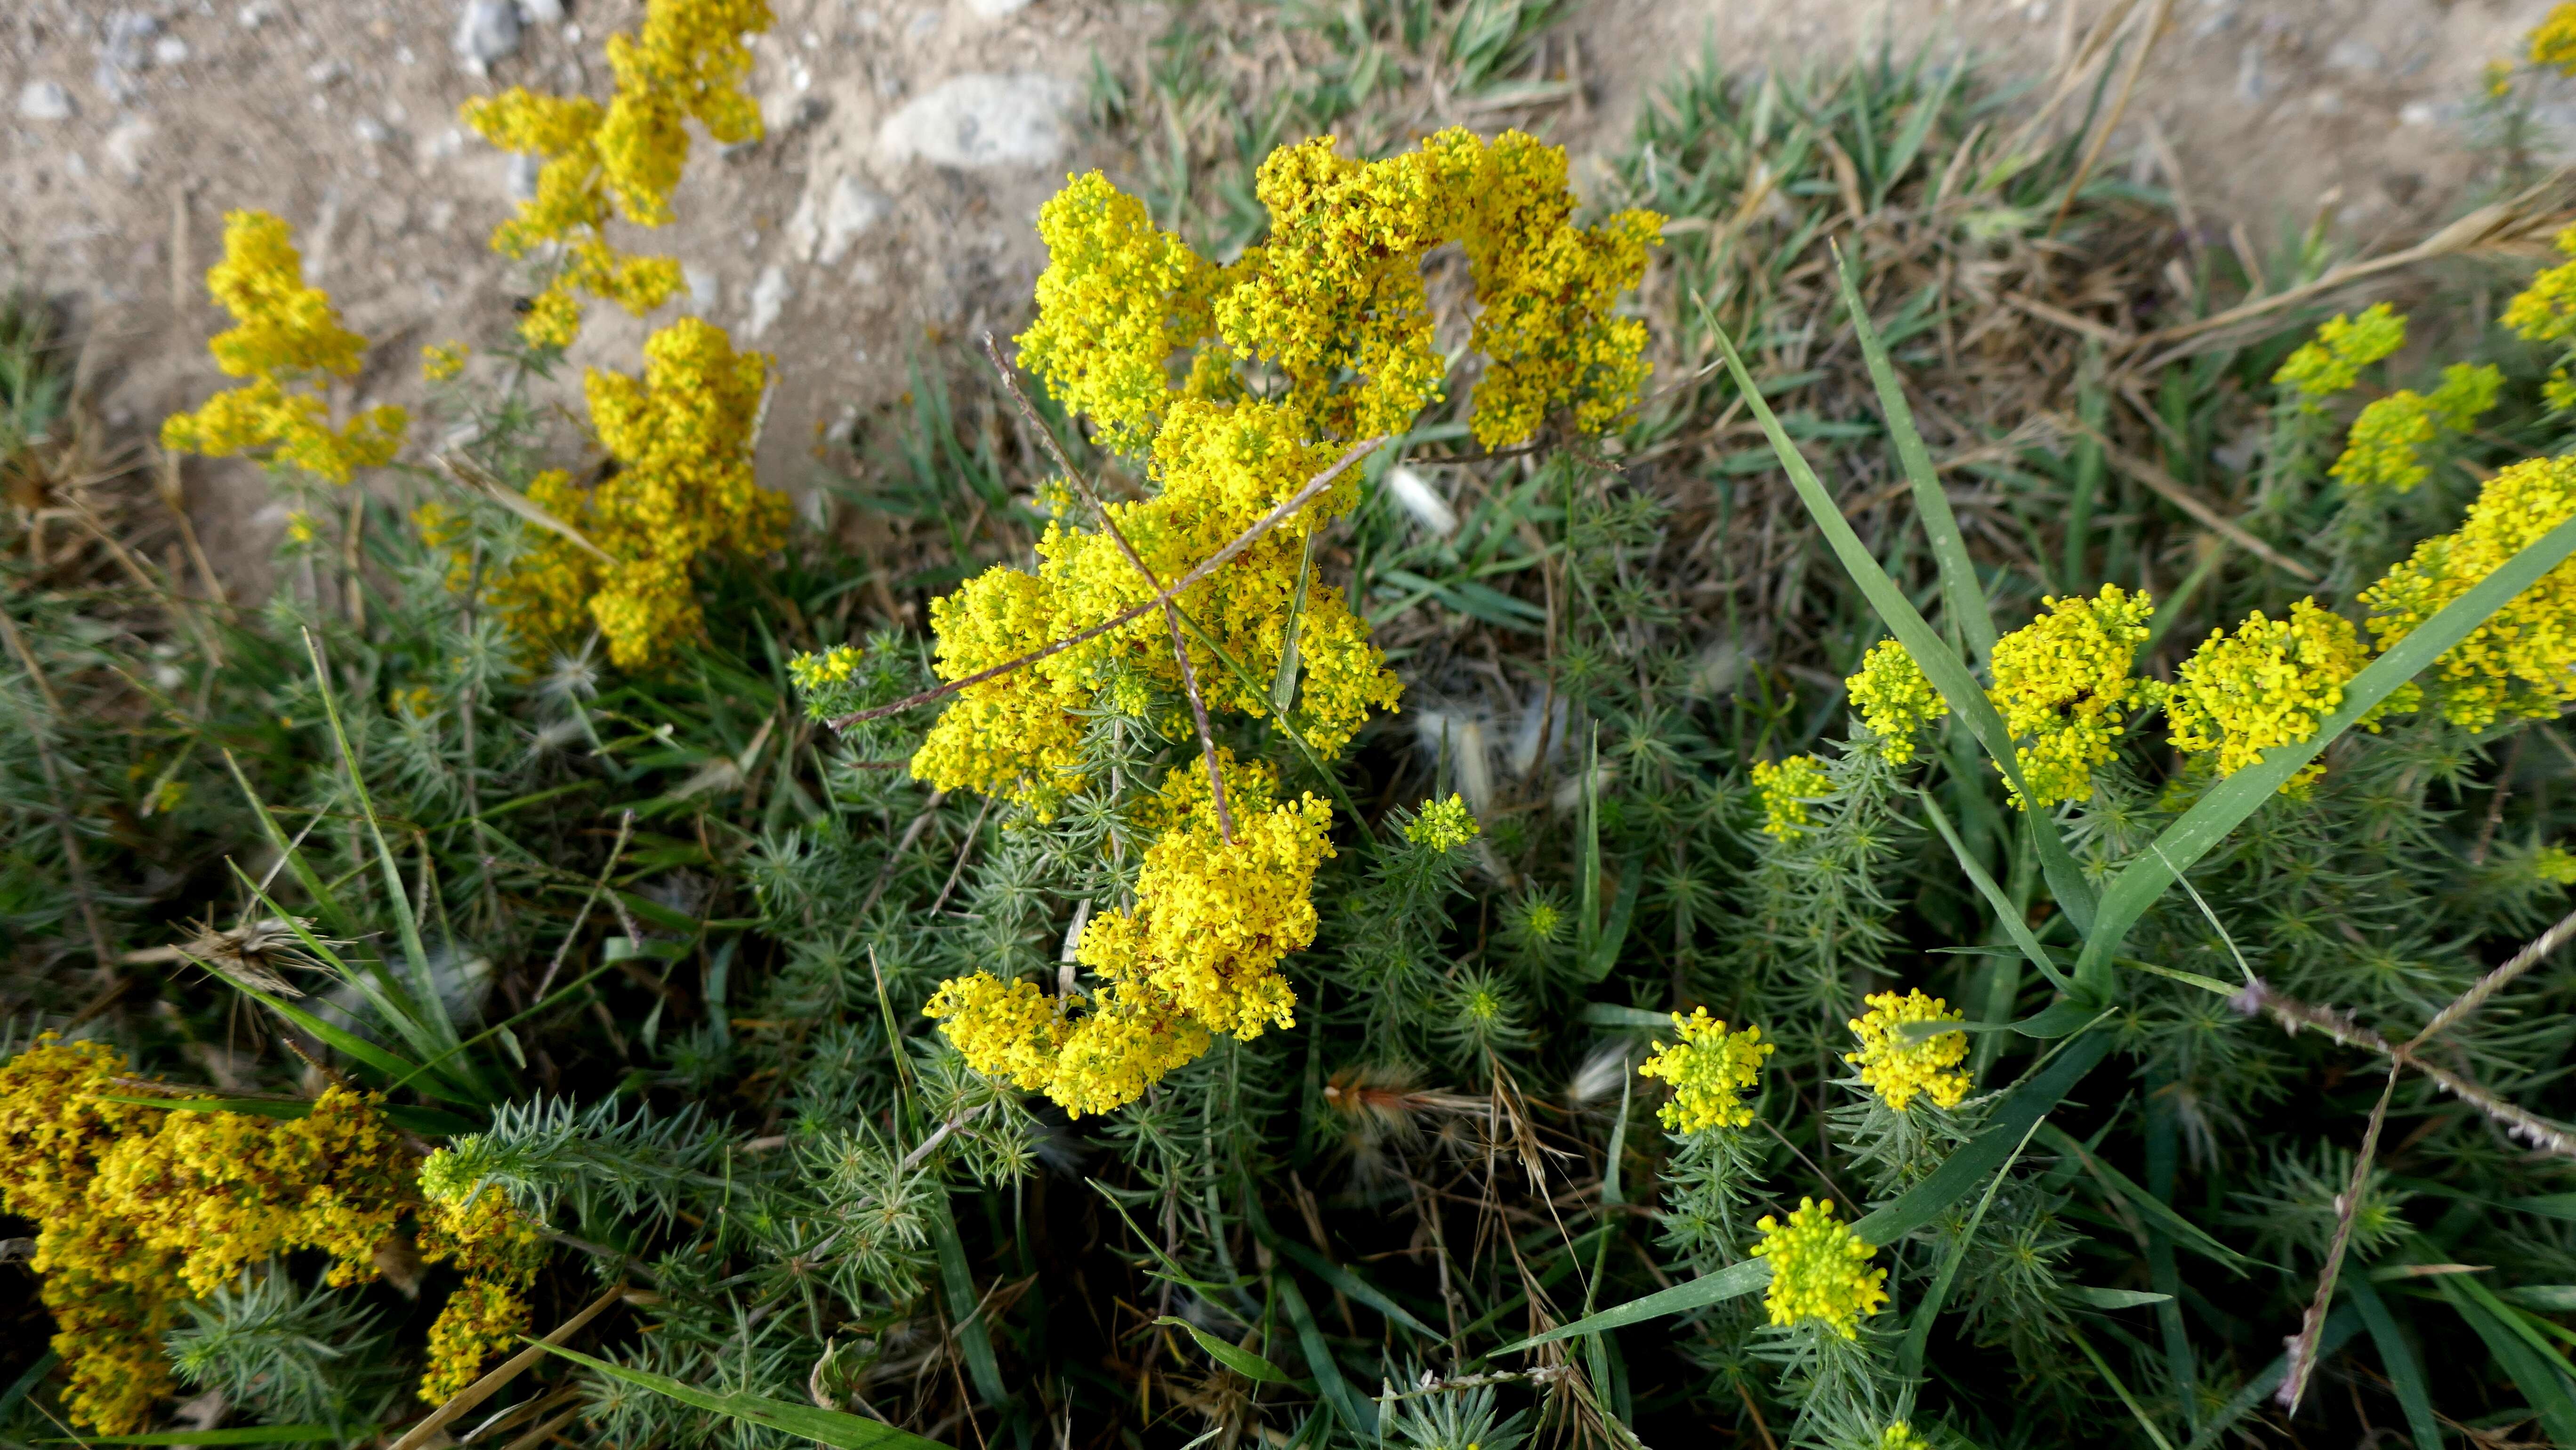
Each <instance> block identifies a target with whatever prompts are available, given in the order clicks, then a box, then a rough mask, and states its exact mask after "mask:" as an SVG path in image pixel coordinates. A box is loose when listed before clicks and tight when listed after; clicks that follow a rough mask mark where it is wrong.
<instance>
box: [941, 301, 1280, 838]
mask: <svg viewBox="0 0 2576 1450" xmlns="http://www.w3.org/2000/svg"><path fill="white" fill-rule="evenodd" d="M984 356H985V357H987V358H989V359H991V361H992V364H993V374H994V376H996V377H998V378H1000V379H1001V380H1002V390H1003V391H1004V392H1006V393H1009V394H1010V395H1011V401H1012V402H1013V403H1014V404H1016V405H1017V406H1018V407H1019V410H1020V417H1021V418H1022V419H1023V420H1025V421H1026V422H1027V423H1028V425H1029V431H1030V432H1032V433H1035V434H1037V435H1038V438H1039V439H1040V440H1041V441H1042V442H1044V443H1045V444H1046V450H1047V452H1048V453H1049V454H1050V455H1052V456H1053V457H1054V459H1055V466H1056V467H1057V468H1059V469H1062V470H1063V471H1064V477H1065V481H1066V482H1067V483H1070V484H1072V485H1073V486H1074V487H1075V488H1076V489H1079V490H1080V491H1081V493H1082V501H1083V502H1084V503H1087V504H1089V505H1091V511H1092V512H1093V513H1095V514H1098V515H1099V516H1100V527H1101V528H1103V529H1105V530H1107V531H1108V534H1109V537H1110V538H1111V539H1113V540H1115V541H1116V542H1117V544H1118V552H1120V553H1122V554H1124V555H1126V556H1127V562H1128V563H1130V564H1133V565H1135V566H1136V572H1137V573H1138V574H1141V575H1143V576H1144V579H1145V587H1146V588H1148V589H1152V590H1156V591H1160V590H1161V589H1162V587H1163V581H1162V580H1161V579H1159V578H1157V577H1155V574H1154V569H1153V566H1152V565H1150V564H1147V563H1146V562H1145V556H1144V555H1142V554H1139V553H1137V552H1136V546H1135V545H1134V544H1131V543H1129V542H1127V534H1126V531H1125V530H1123V529H1121V528H1119V527H1118V520H1117V519H1116V518H1114V517H1112V516H1111V515H1110V512H1109V505H1107V504H1106V503H1103V502H1101V499H1100V495H1099V493H1098V492H1097V491H1095V490H1094V489H1093V488H1092V486H1091V479H1090V478H1089V477H1088V476H1087V475H1085V474H1084V473H1083V471H1082V470H1081V469H1078V468H1076V467H1074V466H1073V460H1072V459H1070V458H1068V457H1066V456H1065V452H1064V444H1063V443H1062V442H1061V441H1059V440H1058V439H1057V438H1056V436H1055V430H1054V429H1052V428H1050V427H1048V426H1047V425H1046V422H1045V420H1044V419H1041V418H1040V417H1038V410H1037V409H1036V408H1035V407H1033V406H1031V405H1030V403H1029V395H1028V394H1027V393H1025V392H1023V391H1021V389H1020V375H1019V373H1018V372H1017V371H1016V370H1015V369H1013V368H1012V366H1011V365H1010V364H1009V363H1006V362H1004V361H1002V349H1001V345H1000V344H998V343H996V342H994V341H993V334H991V333H989V332H988V333H985V334H984ZM1163 627H1164V628H1166V629H1168V630H1170V631H1171V635H1172V663H1173V664H1175V665H1178V666H1180V670H1181V692H1182V693H1183V694H1185V695H1187V696H1189V701H1190V720H1191V722H1192V723H1194V724H1195V725H1197V726H1198V732H1199V758H1200V759H1201V760H1203V761H1205V762H1206V763H1207V777H1208V798H1209V799H1210V800H1211V801H1213V802H1215V804H1216V828H1217V832H1218V834H1220V835H1222V836H1224V837H1225V843H1226V844H1227V845H1229V846H1231V845H1233V844H1234V812H1233V811H1231V810H1229V809H1227V807H1226V802H1225V772H1223V771H1221V770H1219V769H1217V763H1216V737H1215V736H1214V735H1212V734H1210V733H1209V732H1208V712H1207V700H1206V698H1205V697H1203V696H1202V695H1200V693H1199V676H1198V671H1196V670H1194V669H1192V668H1190V649H1189V645H1188V644H1187V643H1186V642H1185V641H1183V640H1182V638H1181V612H1180V610H1179V608H1178V607H1177V606H1175V605H1174V604H1173V603H1172V602H1171V601H1170V600H1169V599H1168V598H1167V599H1165V600H1164V601H1163Z"/></svg>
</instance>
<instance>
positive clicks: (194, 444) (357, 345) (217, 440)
mask: <svg viewBox="0 0 2576 1450" xmlns="http://www.w3.org/2000/svg"><path fill="white" fill-rule="evenodd" d="M206 290H207V292H208V294H209V295H211V296H212V297H213V298H214V300H215V302H216V304H217V305H218V306H220V307H222V308H223V309H224V310H225V311H227V312H229V313H231V314H232V316H233V320H234V323H235V326H233V327H232V328H231V329H229V330H228V331H225V332H220V333H217V334H216V335H215V337H214V339H213V341H211V342H209V343H208V344H207V350H208V351H209V352H211V353H212V354H213V355H214V358H215V364H216V366H218V367H220V368H222V369H223V370H224V371H225V372H226V373H227V374H230V375H231V376H233V377H237V378H248V379H250V381H249V382H248V383H246V384H245V385H243V386H241V387H238V388H234V389H232V390H230V391H228V392H222V393H217V394H215V395H214V396H213V397H211V398H208V399H207V400H206V401H205V402H204V403H203V404H202V405H200V406H199V407H198V409H197V411H195V412H193V413H173V414H171V415H170V416H169V417H167V418H165V419H163V420H162V422H161V446H162V447H164V448H167V449H169V450H170V451H171V452H174V453H201V454H204V455H206V456H207V457H210V458H229V457H232V456H235V455H237V454H245V453H255V452H262V451H264V452H265V453H266V454H267V457H268V460H269V461H270V462H273V463H283V464H286V465H288V466H290V467H294V468H300V469H303V470H305V471H306V472H308V473H311V474H313V475H315V476H316V477H319V478H323V479H327V480H329V481H330V482H332V483H347V482H348V481H349V479H350V477H351V475H352V474H354V473H355V472H356V471H357V470H358V469H361V468H380V467H382V466H384V465H385V464H387V463H390V462H392V461H393V456H394V454H395V453H396V452H397V451H398V450H399V449H400V448H401V447H402V440H403V433H404V431H405V430H406V429H407V428H408V427H409V425H410V417H409V415H408V414H406V413H404V411H403V410H402V409H400V408H396V407H391V406H386V407H378V408H371V409H368V410H367V411H366V412H364V413H361V414H359V415H357V416H356V417H354V418H352V419H350V420H349V421H348V422H347V423H346V424H344V425H342V426H340V427H338V428H334V427H332V426H331V409H330V406H329V405H328V404H327V403H325V402H324V401H323V400H322V398H321V396H320V395H319V394H318V393H315V392H307V391H295V392H290V391H288V388H287V384H288V383H290V382H295V383H300V384H307V385H309V384H313V383H318V382H319V381H320V380H321V379H323V378H326V377H354V376H356V374H357V372H358V369H359V367H360V365H361V364H362V363H363V362H364V360H365V357H366V351H367V340H366V339H365V338H363V337H360V336H359V335H358V334H356V333H354V332H351V331H349V330H348V329H347V328H345V327H342V326H341V325H340V313H339V309H337V308H335V307H333V306H332V305H331V298H330V296H329V294H327V293H325V292H323V291H322V290H321V289H320V288H318V287H308V286H306V285H305V284H304V259H303V257H302V256H301V255H300V254H299V253H298V252H297V251H296V250H295V242H294V236H293V233H292V232H291V231H290V230H289V229H288V227H287V225H286V223H285V222H283V221H281V220H279V219H278V218H276V217H273V216H270V215H269V214H268V213H266V212H258V211H235V212H227V213H225V215H224V259H223V260H222V261H220V262H218V263H216V264H215V265H214V266H213V267H211V268H209V269H207V272H206Z"/></svg>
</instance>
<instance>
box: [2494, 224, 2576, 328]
mask: <svg viewBox="0 0 2576 1450" xmlns="http://www.w3.org/2000/svg"><path fill="white" fill-rule="evenodd" d="M2554 245H2556V246H2557V248H2558V251H2559V254H2560V255H2562V256H2566V257H2576V227H2568V228H2567V229H2565V230H2563V231H2561V232H2560V233H2559V234H2558V236H2557V238H2556V240H2555V243H2554ZM2503 322H2504V325H2505V326H2507V327H2509V328H2512V329H2513V330H2514V332H2515V333H2516V334H2518V335H2519V336H2522V337H2525V338H2529V339H2530V340H2531V341H2533V342H2559V341H2563V340H2565V339H2566V338H2567V337H2568V336H2570V335H2571V334H2576V261H2568V262H2561V263H2559V264H2558V265H2557V266H2555V267H2544V268H2542V269H2541V270H2540V272H2539V274H2538V275H2536V276H2534V277H2533V278H2532V279H2531V282H2530V284H2529V285H2527V286H2525V287H2524V288H2523V289H2522V290H2521V291H2520V292H2517V293H2515V294H2514V297H2513V300H2512V301H2511V302H2508V303H2506V304H2505V308H2504V317H2503Z"/></svg>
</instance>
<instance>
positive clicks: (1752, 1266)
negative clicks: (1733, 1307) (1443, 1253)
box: [1485, 1259, 1771, 1359]
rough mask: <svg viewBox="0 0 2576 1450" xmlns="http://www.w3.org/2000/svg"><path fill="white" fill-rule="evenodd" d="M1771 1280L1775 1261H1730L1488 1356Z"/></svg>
mask: <svg viewBox="0 0 2576 1450" xmlns="http://www.w3.org/2000/svg"><path fill="white" fill-rule="evenodd" d="M1770 1283H1771V1261H1770V1260H1768V1259H1746V1260H1745V1261H1743V1262H1742V1263H1740V1264H1729V1265H1727V1266H1726V1267H1725V1268H1723V1269H1720V1270H1718V1271H1717V1272H1716V1273H1714V1274H1703V1275H1701V1276H1700V1277H1699V1278H1696V1279H1693V1280H1691V1281H1690V1282H1689V1283H1687V1284H1675V1285H1674V1286H1672V1287H1671V1288H1669V1289H1658V1290H1656V1291H1655V1292H1654V1293H1652V1294H1648V1295H1646V1296H1645V1297H1644V1298H1642V1299H1631V1300H1629V1301H1628V1302H1627V1303H1625V1304H1620V1305H1617V1306H1615V1307H1612V1308H1609V1309H1604V1310H1602V1311H1601V1312H1600V1313H1598V1314H1587V1315H1585V1316H1583V1317H1582V1318H1580V1319H1577V1320H1575V1321H1574V1322H1573V1323H1571V1324H1560V1325H1558V1326H1557V1327H1556V1328H1554V1329H1551V1330H1549V1331H1547V1332H1546V1333H1544V1334H1533V1335H1531V1336H1530V1337H1529V1338H1527V1339H1520V1340H1514V1341H1513V1342H1512V1343H1510V1344H1506V1345H1504V1346H1503V1347H1502V1348H1500V1349H1497V1350H1493V1351H1491V1352H1489V1353H1488V1354H1487V1355H1486V1356H1485V1357H1486V1358H1487V1359H1499V1358H1501V1357H1502V1356H1504V1355H1506V1354H1518V1353H1520V1352H1521V1351H1522V1350H1525V1349H1535V1348H1537V1347H1538V1346H1539V1345H1542V1344H1548V1343H1551V1342H1553V1341H1555V1340H1559V1339H1571V1338H1573V1337H1574V1336H1576V1335H1578V1334H1600V1333H1602V1332H1604V1331H1606V1330H1612V1329H1618V1328H1622V1327H1624V1326H1626V1325H1630V1324H1643V1323H1645V1322H1646V1321H1647V1320H1649V1319H1661V1318H1663V1317H1664V1316H1665V1315H1667V1314H1679V1313H1682V1312H1684V1311H1685V1310H1690V1309H1700V1308H1705V1307H1707V1306H1708V1305H1711V1304H1719V1303H1723V1302H1725V1301H1726V1300H1729V1299H1733V1298H1737V1297H1739V1296H1741V1295H1745V1294H1750V1293H1753V1292H1755V1291H1756V1290H1759V1289H1764V1288H1768V1287H1769V1286H1770Z"/></svg>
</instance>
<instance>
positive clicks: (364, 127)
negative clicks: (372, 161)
mask: <svg viewBox="0 0 2576 1450" xmlns="http://www.w3.org/2000/svg"><path fill="white" fill-rule="evenodd" d="M349 134H351V135H353V136H355V137H357V138H358V139H359V140H361V141H364V142H365V143H367V144H368V145H370V146H381V145H383V144H385V143H386V142H387V141H390V140H392V139H393V135H394V133H393V132H392V131H391V130H389V129H387V128H386V126H385V123H384V122H382V121H379V120H377V119H376V118H375V117H373V116H360V117H359V118H358V120H357V124H355V125H353V126H351V127H350V128H349Z"/></svg>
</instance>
